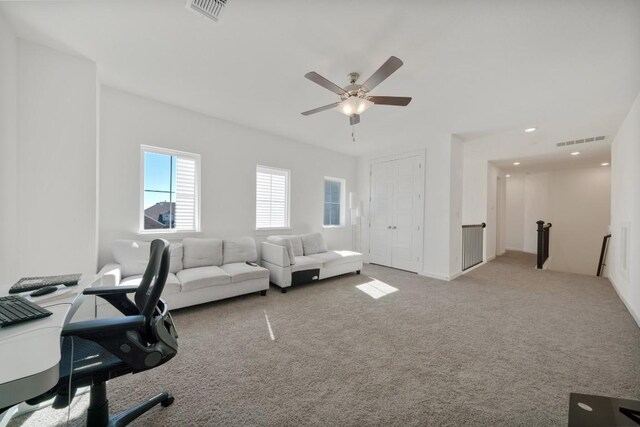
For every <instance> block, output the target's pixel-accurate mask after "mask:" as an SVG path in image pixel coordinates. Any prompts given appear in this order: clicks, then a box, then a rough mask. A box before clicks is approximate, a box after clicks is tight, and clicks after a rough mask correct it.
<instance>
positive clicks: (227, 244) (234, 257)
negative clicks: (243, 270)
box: [222, 237, 258, 264]
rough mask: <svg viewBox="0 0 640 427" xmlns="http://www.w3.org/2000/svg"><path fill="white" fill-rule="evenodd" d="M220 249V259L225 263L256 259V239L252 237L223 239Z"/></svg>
mask: <svg viewBox="0 0 640 427" xmlns="http://www.w3.org/2000/svg"><path fill="white" fill-rule="evenodd" d="M222 250H223V257H222V259H223V261H224V263H225V264H229V263H232V262H246V261H250V262H255V261H256V260H257V259H258V250H257V249H256V241H255V240H253V238H252V237H235V238H232V239H225V240H224V244H223V245H222Z"/></svg>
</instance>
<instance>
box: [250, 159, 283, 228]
mask: <svg viewBox="0 0 640 427" xmlns="http://www.w3.org/2000/svg"><path fill="white" fill-rule="evenodd" d="M268 228H289V171H288V170H284V169H275V168H269V167H265V166H258V167H257V168H256V229H258V230H260V229H268Z"/></svg>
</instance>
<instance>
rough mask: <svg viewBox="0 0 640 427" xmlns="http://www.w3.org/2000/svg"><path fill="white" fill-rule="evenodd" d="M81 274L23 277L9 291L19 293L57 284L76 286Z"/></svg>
mask: <svg viewBox="0 0 640 427" xmlns="http://www.w3.org/2000/svg"><path fill="white" fill-rule="evenodd" d="M80 276H81V275H80V274H64V275H62V276H43V277H23V278H22V279H20V280H18V282H17V283H16V284H14V285H13V286H12V287H11V289H9V293H10V294H18V293H20V292H28V291H35V290H36V289H40V288H44V287H46V286H55V285H65V286H75V285H77V284H78V281H79V280H80Z"/></svg>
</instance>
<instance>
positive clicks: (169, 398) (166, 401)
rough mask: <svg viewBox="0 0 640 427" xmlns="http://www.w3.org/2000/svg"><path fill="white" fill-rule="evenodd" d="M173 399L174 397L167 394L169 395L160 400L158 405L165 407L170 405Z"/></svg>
mask: <svg viewBox="0 0 640 427" xmlns="http://www.w3.org/2000/svg"><path fill="white" fill-rule="evenodd" d="M174 400H175V399H174V397H173V396H172V395H169V397H167V398H166V399H165V400H163V401H162V402H160V405H162V407H163V408H166V407H167V406H169V405H171V404H172V403H173V401H174Z"/></svg>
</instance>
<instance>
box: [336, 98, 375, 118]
mask: <svg viewBox="0 0 640 427" xmlns="http://www.w3.org/2000/svg"><path fill="white" fill-rule="evenodd" d="M372 105H373V102H371V101H369V100H368V99H365V98H359V97H357V96H350V97H349V98H347V99H345V100H344V101H342V102H341V103H340V105H338V111H340V112H341V113H342V114H344V115H345V116H352V115H353V114H362V113H364V112H365V111H367V109H368V108H369V107H371V106H372Z"/></svg>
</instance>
